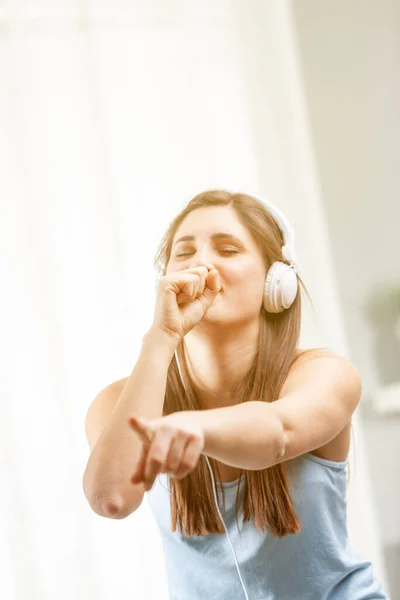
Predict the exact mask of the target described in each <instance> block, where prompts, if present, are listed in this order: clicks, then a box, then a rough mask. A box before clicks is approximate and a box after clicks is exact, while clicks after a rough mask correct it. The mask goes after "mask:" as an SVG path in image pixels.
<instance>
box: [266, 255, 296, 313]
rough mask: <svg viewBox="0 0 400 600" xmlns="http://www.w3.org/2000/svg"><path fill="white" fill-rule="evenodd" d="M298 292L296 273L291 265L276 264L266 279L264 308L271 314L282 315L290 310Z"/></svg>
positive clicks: (278, 262)
mask: <svg viewBox="0 0 400 600" xmlns="http://www.w3.org/2000/svg"><path fill="white" fill-rule="evenodd" d="M297 291H298V280H297V275H296V272H295V271H294V269H293V268H292V267H290V266H289V265H287V264H285V263H283V262H280V261H277V262H274V263H273V264H272V265H271V267H270V269H269V271H268V273H267V277H266V279H265V285H264V308H265V310H266V311H267V312H270V313H280V312H283V311H284V310H286V309H288V308H290V307H291V306H292V304H293V302H294V301H295V298H296V296H297Z"/></svg>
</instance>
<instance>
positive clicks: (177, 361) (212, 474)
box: [175, 350, 249, 600]
mask: <svg viewBox="0 0 400 600" xmlns="http://www.w3.org/2000/svg"><path fill="white" fill-rule="evenodd" d="M175 359H176V364H177V367H178V372H179V376H180V379H181V382H182V385H183V388H184V389H185V391H186V386H185V384H184V382H183V377H182V371H181V367H180V364H179V359H178V352H177V350H175ZM204 457H205V459H206V461H207V464H208V468H209V470H210V475H211V482H212V486H213V492H214V500H215V506H216V507H217V511H218V514H219V517H220V519H221V521H222V524H223V526H224V529H225V533H226V536H227V538H228V541H229V544H230V546H231V550H232V554H233V558H234V559H235V565H236V569H237V572H238V575H239V579H240V583H241V584H242V588H243V591H244V595H245V597H246V600H249V596H248V594H247V591H246V588H245V587H244V583H243V579H242V575H241V573H240V569H239V565H238V561H237V558H236V554H235V549H234V547H233V544H232V542H231V538H230V537H229V533H228V529H227V528H226V525H225V521H224V519H223V518H222V515H221V512H220V510H219V506H218V497H217V492H216V489H215V481H214V473H213V472H212V468H211V465H210V461H209V460H208V456H206V455H205V454H204ZM239 483H240V482H239Z"/></svg>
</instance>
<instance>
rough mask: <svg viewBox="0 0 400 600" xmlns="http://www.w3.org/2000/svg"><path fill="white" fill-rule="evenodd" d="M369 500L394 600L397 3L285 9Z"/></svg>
mask: <svg viewBox="0 0 400 600" xmlns="http://www.w3.org/2000/svg"><path fill="white" fill-rule="evenodd" d="M292 6H293V15H294V20H295V24H296V25H295V29H296V37H297V42H298V50H299V54H300V57H301V59H300V62H301V70H302V74H303V82H304V89H305V94H306V98H307V106H308V114H309V119H310V128H311V131H312V138H313V142H314V148H315V157H316V162H317V165H318V174H319V180H320V188H321V192H322V196H323V202H324V209H325V214H326V216H327V223H328V229H329V237H330V242H331V248H332V255H333V265H334V266H333V268H334V272H335V277H336V281H337V282H338V290H339V296H340V303H341V306H342V314H343V319H344V322H345V326H346V335H347V340H348V343H349V347H350V350H351V355H352V358H353V360H354V362H355V363H356V364H357V366H358V368H359V369H360V371H361V373H362V375H363V386H364V395H363V403H362V406H361V414H362V418H363V425H364V432H365V439H366V452H367V457H368V463H369V465H370V468H371V476H372V480H373V482H374V485H373V494H374V499H375V502H376V506H377V516H378V521H379V525H380V530H381V535H382V539H383V547H384V553H385V557H386V562H387V567H388V571H389V575H390V580H391V583H392V590H393V597H396V598H399V597H400V576H399V568H398V567H399V565H400V518H399V516H398V506H399V502H400V476H399V474H400V435H399V433H400V385H399V381H400V336H399V328H398V323H399V312H400V311H399V306H400V303H399V301H398V299H399V298H400V294H399V289H400V246H399V235H400V146H399V139H400V117H399V107H400V3H399V2H398V1H397V0H382V2H377V1H375V0H365V1H363V2H357V1H355V2H346V1H342V0H339V1H337V2H318V1H317V0H301V1H300V0H299V1H295V2H293V4H292Z"/></svg>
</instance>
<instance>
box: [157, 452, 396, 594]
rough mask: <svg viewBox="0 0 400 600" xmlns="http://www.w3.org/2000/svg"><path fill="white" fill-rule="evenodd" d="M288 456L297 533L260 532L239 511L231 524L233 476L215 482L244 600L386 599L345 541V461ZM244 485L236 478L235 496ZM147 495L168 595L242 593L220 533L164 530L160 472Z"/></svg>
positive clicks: (166, 514) (367, 565)
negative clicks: (159, 542) (280, 535)
mask: <svg viewBox="0 0 400 600" xmlns="http://www.w3.org/2000/svg"><path fill="white" fill-rule="evenodd" d="M292 462H293V466H294V467H295V471H296V475H295V477H293V475H292V474H291V469H288V475H289V477H290V480H291V482H292V484H293V486H294V487H293V488H292V498H293V503H294V505H295V508H296V511H297V515H298V518H299V520H300V523H301V525H302V530H301V532H300V533H298V534H296V535H287V536H285V537H283V538H277V537H275V536H273V535H272V534H269V533H259V532H258V531H257V529H256V528H255V526H254V525H253V523H252V522H251V521H250V522H246V523H243V519H242V513H241V511H240V513H239V515H238V523H239V527H240V529H238V526H237V523H236V519H235V502H236V492H237V486H238V484H239V480H238V479H237V480H236V481H234V482H230V483H224V484H222V485H223V487H224V489H225V512H224V510H223V504H222V497H221V492H219V494H218V495H219V497H220V502H219V506H220V511H221V514H222V516H223V518H224V521H225V524H226V526H227V529H228V531H229V535H230V538H231V541H232V544H233V547H234V549H235V553H236V557H237V561H238V563H239V568H240V572H241V575H242V578H243V582H244V585H245V587H246V590H247V593H248V596H249V600H381V599H382V600H389V596H388V595H387V594H385V592H384V591H383V590H382V587H381V586H380V584H379V582H378V580H377V578H376V576H375V574H374V572H373V567H372V564H371V562H370V561H368V560H366V559H364V558H363V557H361V556H360V555H359V554H358V553H357V552H356V551H355V550H354V549H353V548H352V547H351V545H350V544H349V540H348V537H347V526H346V486H347V481H346V474H347V468H346V467H347V461H344V462H332V461H329V460H325V459H322V458H318V457H316V456H314V455H312V454H309V453H307V454H303V455H302V456H300V457H297V458H296V459H293V461H292ZM299 484H300V485H299ZM245 485H246V483H245V479H244V478H243V477H242V480H241V485H240V496H239V498H240V502H241V501H242V498H243V492H244V489H245ZM220 487H221V486H220V484H217V489H219V490H220ZM147 499H148V502H149V506H150V508H151V511H152V513H153V515H154V517H155V519H156V521H157V524H158V527H159V530H160V533H161V538H162V543H163V549H164V556H165V565H166V573H167V578H168V586H169V594H170V599H171V600H241V599H242V598H243V599H244V598H245V596H244V592H243V589H242V586H241V583H240V580H239V575H238V572H237V570H236V566H235V561H234V558H233V555H232V551H231V547H230V545H229V541H228V539H227V537H226V534H225V533H222V534H209V535H207V536H185V535H181V534H180V532H179V530H177V531H175V532H173V531H171V519H170V501H169V492H168V476H167V475H166V474H163V473H161V474H159V475H158V477H157V478H156V481H155V482H154V485H153V487H152V489H151V490H150V491H149V492H148V493H147ZM366 526H367V524H366Z"/></svg>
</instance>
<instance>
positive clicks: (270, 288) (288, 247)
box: [253, 196, 300, 313]
mask: <svg viewBox="0 0 400 600" xmlns="http://www.w3.org/2000/svg"><path fill="white" fill-rule="evenodd" d="M253 197H254V198H256V200H258V201H259V202H260V203H261V204H264V206H265V208H266V210H267V211H268V212H269V213H270V214H271V215H272V216H273V217H274V219H275V221H276V222H277V223H278V225H279V228H280V230H281V231H282V235H283V241H284V245H283V246H282V255H283V258H285V259H286V260H288V261H289V263H290V265H287V264H286V263H284V262H282V261H276V262H274V263H273V264H272V265H271V266H270V268H269V270H268V273H267V277H266V279H265V285H264V308H265V310H266V311H267V312H270V313H280V312H283V311H284V310H286V309H287V308H290V307H291V306H292V304H293V302H294V301H295V299H296V296H297V290H298V279H297V273H298V272H299V270H300V265H298V264H297V262H296V249H295V245H294V241H295V233H294V221H292V222H289V221H288V220H287V218H286V217H285V215H284V214H283V213H282V212H281V211H280V210H279V209H278V208H277V207H276V206H275V205H274V204H272V203H271V202H267V200H263V199H261V198H259V197H257V196H253Z"/></svg>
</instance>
